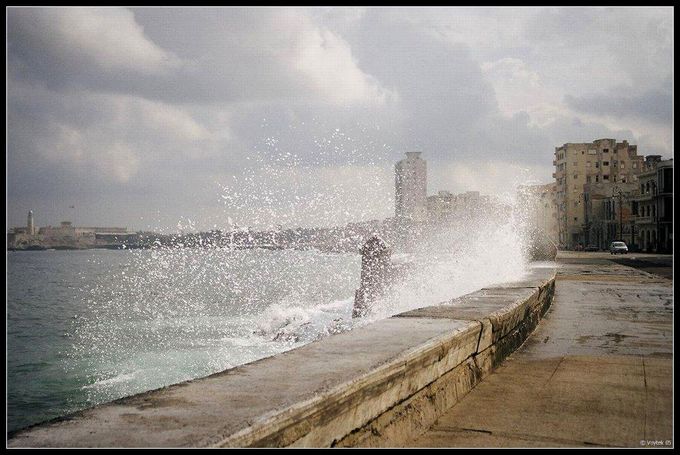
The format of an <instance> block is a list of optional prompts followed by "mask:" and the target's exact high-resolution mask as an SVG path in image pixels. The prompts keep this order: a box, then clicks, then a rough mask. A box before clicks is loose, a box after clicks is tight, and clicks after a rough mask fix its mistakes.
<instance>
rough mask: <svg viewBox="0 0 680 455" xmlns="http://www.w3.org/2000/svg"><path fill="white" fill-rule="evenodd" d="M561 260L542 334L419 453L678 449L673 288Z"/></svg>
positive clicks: (605, 262)
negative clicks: (444, 449)
mask: <svg viewBox="0 0 680 455" xmlns="http://www.w3.org/2000/svg"><path fill="white" fill-rule="evenodd" d="M607 256H609V255H604V254H593V253H573V252H560V254H559V256H558V263H559V269H558V276H557V282H556V290H555V299H554V301H553V304H552V306H551V308H550V310H549V311H548V313H547V314H546V315H545V317H544V319H543V320H542V321H541V322H540V324H539V325H538V327H537V328H536V330H535V331H534V333H533V334H532V335H531V336H530V338H529V339H528V340H527V341H526V342H525V343H524V345H523V346H522V347H521V348H519V349H518V350H517V351H516V352H515V353H514V354H512V355H511V356H510V357H509V358H508V359H507V360H506V361H505V362H504V363H503V365H501V366H500V367H499V368H498V369H497V370H496V371H495V372H494V373H493V374H491V375H490V376H489V377H488V378H486V379H484V381H482V382H481V383H480V384H479V385H478V386H477V387H475V389H473V390H472V391H471V392H470V393H469V394H468V395H467V396H466V397H465V398H464V399H463V400H461V401H460V402H459V403H458V404H457V405H456V406H454V407H453V408H451V409H450V410H449V411H448V412H447V413H446V414H445V415H444V416H442V417H441V418H440V419H439V420H438V421H437V422H436V423H435V424H434V425H433V426H432V427H431V428H430V429H429V430H428V431H427V432H426V433H425V434H423V435H422V436H421V437H420V438H418V439H416V440H414V441H412V443H410V444H409V446H412V447H579V446H613V447H647V446H653V447H659V446H661V447H670V446H672V444H673V442H672V434H673V426H672V421H673V420H672V417H673V410H672V397H673V392H672V390H673V389H672V349H673V342H672V339H673V338H672V317H673V289H672V281H670V280H668V279H664V278H662V277H661V276H659V275H654V274H650V273H647V272H645V271H643V270H641V269H635V268H631V267H627V266H624V265H621V264H617V263H614V262H612V261H611V260H610V258H608V257H607Z"/></svg>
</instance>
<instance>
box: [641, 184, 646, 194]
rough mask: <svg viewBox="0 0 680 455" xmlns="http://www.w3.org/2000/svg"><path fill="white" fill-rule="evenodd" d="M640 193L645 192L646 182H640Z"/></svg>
mask: <svg viewBox="0 0 680 455" xmlns="http://www.w3.org/2000/svg"><path fill="white" fill-rule="evenodd" d="M640 193H642V194H645V184H644V183H640Z"/></svg>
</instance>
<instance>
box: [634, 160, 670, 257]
mask: <svg viewBox="0 0 680 455" xmlns="http://www.w3.org/2000/svg"><path fill="white" fill-rule="evenodd" d="M634 204H635V206H636V207H635V209H636V210H635V215H636V216H635V227H636V230H637V232H638V236H639V237H638V238H639V242H638V244H639V248H640V250H642V251H646V252H656V253H672V252H673V160H672V159H670V160H665V161H662V160H661V156H659V155H649V156H647V159H646V160H645V166H644V169H643V172H642V173H640V175H639V193H638V196H637V198H635V200H634Z"/></svg>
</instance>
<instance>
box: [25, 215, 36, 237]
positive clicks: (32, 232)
mask: <svg viewBox="0 0 680 455" xmlns="http://www.w3.org/2000/svg"><path fill="white" fill-rule="evenodd" d="M27 224H28V225H27V226H26V227H27V228H28V234H29V235H35V225H34V224H33V210H29V211H28V223H27Z"/></svg>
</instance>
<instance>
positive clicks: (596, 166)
mask: <svg viewBox="0 0 680 455" xmlns="http://www.w3.org/2000/svg"><path fill="white" fill-rule="evenodd" d="M595 168H596V169H599V168H600V162H599V161H598V162H597V163H595Z"/></svg>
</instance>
